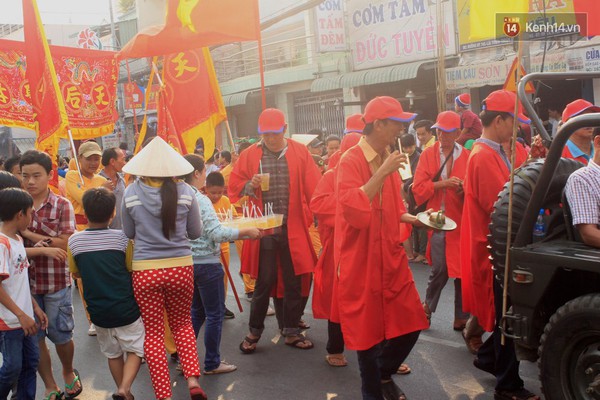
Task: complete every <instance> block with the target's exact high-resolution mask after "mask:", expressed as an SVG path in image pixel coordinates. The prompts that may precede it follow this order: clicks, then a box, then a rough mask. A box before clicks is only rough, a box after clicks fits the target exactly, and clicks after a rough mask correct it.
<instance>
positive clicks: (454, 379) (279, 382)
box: [38, 250, 540, 400]
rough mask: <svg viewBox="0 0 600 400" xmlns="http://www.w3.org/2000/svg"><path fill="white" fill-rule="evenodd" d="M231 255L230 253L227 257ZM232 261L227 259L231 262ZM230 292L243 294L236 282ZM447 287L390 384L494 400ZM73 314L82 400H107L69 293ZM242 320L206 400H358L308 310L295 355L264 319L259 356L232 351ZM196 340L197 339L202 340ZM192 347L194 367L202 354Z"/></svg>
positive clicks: (419, 267) (419, 393)
mask: <svg viewBox="0 0 600 400" xmlns="http://www.w3.org/2000/svg"><path fill="white" fill-rule="evenodd" d="M233 251H235V250H233ZM233 258H235V257H232V259H233ZM238 268H239V264H238V263H236V262H232V271H238ZM411 268H412V270H413V273H414V277H415V281H416V282H417V286H418V289H419V293H420V294H421V295H422V296H423V295H424V293H425V285H426V283H427V275H428V273H429V267H427V266H424V265H423V264H413V265H411ZM235 279H236V280H237V287H238V288H242V284H241V281H240V280H239V279H238V278H237V277H236V278H235ZM453 291H454V287H453V285H451V284H449V285H447V286H446V289H445V290H444V292H443V294H442V300H441V302H440V305H439V307H438V311H437V312H436V313H435V314H434V316H433V322H432V327H431V329H429V330H427V331H425V332H423V333H422V334H421V336H420V339H419V341H418V343H417V344H416V346H415V348H414V350H413V352H412V354H411V355H410V356H409V358H408V360H407V363H408V364H409V365H410V366H411V368H412V370H413V372H412V373H411V374H410V375H407V376H397V377H396V378H395V380H396V382H397V383H398V384H399V385H400V386H401V387H402V388H403V390H404V391H405V392H406V394H407V395H408V397H409V398H410V399H411V400H443V399H452V400H466V399H477V400H484V399H485V400H487V399H493V386H494V378H493V377H492V376H490V375H488V374H486V373H484V372H481V371H478V370H476V369H475V368H474V367H473V366H472V356H471V354H469V352H468V351H467V350H466V348H465V346H464V343H463V341H462V338H461V336H460V334H459V333H457V332H454V331H453V330H452V319H453V315H452V312H453V311H452V310H453V304H454V303H453ZM74 293H75V294H74V303H75V313H76V324H77V327H76V334H75V344H76V350H75V366H76V368H78V370H79V372H80V373H81V375H82V378H83V385H84V392H83V393H82V395H81V396H80V397H79V398H80V399H82V400H88V399H89V400H104V399H109V398H110V395H111V393H112V391H113V390H114V388H113V386H114V384H113V381H112V378H111V376H110V373H109V371H108V366H107V364H106V359H105V358H104V357H103V356H102V354H101V353H100V351H99V348H98V343H97V341H96V339H95V338H94V337H89V336H87V323H86V321H85V316H84V314H83V311H82V306H81V301H80V300H79V298H78V295H77V291H75V292H74ZM227 303H228V307H229V308H230V309H231V310H234V309H235V300H234V299H233V295H232V292H231V290H230V291H229V297H228V299H227ZM242 305H243V307H244V309H245V312H244V313H239V312H238V311H236V318H235V319H232V320H226V321H225V323H224V329H223V340H222V344H221V354H222V357H223V359H224V360H226V361H228V362H230V363H233V364H236V365H237V366H238V371H236V372H233V373H230V374H225V375H213V376H206V377H202V378H201V384H202V386H203V387H204V389H205V391H206V392H207V393H208V395H209V399H215V400H216V399H218V400H254V399H261V400H276V399H277V400H282V399H283V400H313V399H315V400H330V399H335V400H338V399H339V400H342V399H343V400H346V399H360V376H359V372H358V363H357V360H356V353H354V352H347V354H346V355H347V358H348V360H349V366H348V367H345V368H332V367H329V366H328V365H327V364H326V363H325V360H324V356H325V354H326V352H325V345H326V341H327V329H326V327H327V324H326V322H325V321H321V320H314V319H313V318H312V313H311V311H310V306H308V307H307V313H306V315H305V320H306V321H307V322H308V323H310V325H311V329H309V330H308V331H307V335H308V336H309V337H310V339H311V340H313V342H314V343H315V348H314V349H312V350H309V351H301V350H296V349H293V348H290V347H288V346H284V344H283V339H282V338H281V337H279V335H278V334H277V324H276V321H275V318H274V317H267V323H266V325H267V328H266V330H265V333H264V336H263V339H262V340H261V341H260V343H259V347H258V350H257V351H256V353H254V354H252V355H244V354H242V353H241V352H240V351H239V349H238V345H239V343H240V341H241V340H242V338H243V336H244V335H245V334H246V329H247V319H248V312H247V311H246V310H247V309H249V303H248V302H247V301H244V300H242ZM201 334H202V333H201ZM201 343H202V342H201V341H200V345H199V346H198V350H199V353H200V359H201V360H202V357H203V346H202V344H201ZM53 359H54V361H55V365H54V370H55V371H56V372H57V373H55V376H56V375H58V376H60V365H59V364H58V363H57V361H56V357H55V356H54V355H53ZM170 368H171V378H172V382H173V386H174V392H173V393H174V397H173V398H174V399H182V400H183V399H186V400H187V399H189V395H188V394H187V391H186V385H185V381H184V379H183V377H182V376H181V375H180V374H179V373H178V372H177V371H175V366H174V365H173V364H170ZM537 374H538V371H537V368H536V366H535V365H534V364H531V363H527V362H525V363H522V365H521V375H522V377H523V379H524V380H525V384H526V386H527V387H528V388H529V389H530V390H532V391H535V392H538V393H539V386H540V385H539V381H538V379H537ZM42 390H43V389H42V387H41V381H40V380H39V379H38V398H41V394H40V393H43V392H42ZM133 393H134V395H135V396H136V398H137V399H138V400H151V399H153V398H154V397H153V392H152V387H151V384H150V376H149V374H148V369H147V368H146V367H145V366H142V369H141V370H140V373H139V375H138V378H137V380H136V381H135V383H134V387H133Z"/></svg>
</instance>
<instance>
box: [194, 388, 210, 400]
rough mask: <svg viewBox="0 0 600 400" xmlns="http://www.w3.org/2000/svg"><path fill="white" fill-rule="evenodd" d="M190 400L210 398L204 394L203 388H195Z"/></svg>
mask: <svg viewBox="0 0 600 400" xmlns="http://www.w3.org/2000/svg"><path fill="white" fill-rule="evenodd" d="M190 398H191V399H192V400H206V399H208V397H206V393H204V390H202V388H201V387H198V386H197V387H193V388H191V389H190Z"/></svg>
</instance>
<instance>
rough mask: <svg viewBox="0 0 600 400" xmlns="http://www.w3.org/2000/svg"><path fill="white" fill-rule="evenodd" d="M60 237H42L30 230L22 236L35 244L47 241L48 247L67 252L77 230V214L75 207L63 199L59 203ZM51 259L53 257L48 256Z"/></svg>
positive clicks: (58, 230)
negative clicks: (71, 238) (68, 244)
mask: <svg viewBox="0 0 600 400" xmlns="http://www.w3.org/2000/svg"><path fill="white" fill-rule="evenodd" d="M57 204H58V215H59V216H58V229H57V232H58V235H57V236H47V235H42V234H39V233H36V232H32V231H30V230H29V229H26V230H25V231H24V232H22V236H23V237H25V238H26V239H29V240H30V241H32V242H33V243H38V242H40V241H46V240H48V239H49V242H47V246H48V247H55V248H59V249H62V250H65V251H66V250H67V242H68V240H69V238H70V237H71V235H72V234H73V232H75V230H76V226H75V212H74V211H73V206H72V205H71V203H70V202H69V201H68V200H66V199H63V198H60V200H59V201H58V203H57ZM47 256H48V257H51V255H47Z"/></svg>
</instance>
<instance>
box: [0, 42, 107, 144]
mask: <svg viewBox="0 0 600 400" xmlns="http://www.w3.org/2000/svg"><path fill="white" fill-rule="evenodd" d="M50 53H51V56H52V63H53V66H54V72H55V76H56V77H57V78H56V80H57V84H58V86H59V89H60V94H62V99H63V100H64V107H65V110H66V115H67V118H68V124H69V126H70V128H71V132H72V134H73V137H74V139H88V138H94V137H98V136H102V135H105V134H107V133H110V132H112V131H113V129H114V121H116V120H117V117H118V115H117V110H116V106H115V102H116V95H117V93H116V92H117V79H118V65H117V62H116V60H115V58H114V55H115V53H114V52H109V51H94V50H84V49H77V48H72V47H59V46H50ZM33 59H36V58H33ZM28 65H33V64H28V63H27V57H26V54H25V43H24V42H17V41H9V40H0V123H1V124H3V125H7V126H18V127H23V128H29V129H34V116H33V108H32V104H31V103H32V99H31V88H30V85H29V81H28V80H27V77H26V70H27V66H28ZM58 134H59V135H60V137H63V138H66V137H67V132H66V130H65V129H62V130H60V132H58Z"/></svg>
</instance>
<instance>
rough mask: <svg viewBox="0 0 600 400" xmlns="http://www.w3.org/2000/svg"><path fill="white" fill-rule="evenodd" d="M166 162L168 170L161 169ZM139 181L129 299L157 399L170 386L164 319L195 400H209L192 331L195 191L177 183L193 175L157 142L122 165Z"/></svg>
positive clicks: (130, 199)
mask: <svg viewBox="0 0 600 400" xmlns="http://www.w3.org/2000/svg"><path fill="white" fill-rule="evenodd" d="M160 160H163V161H164V160H167V162H168V164H166V165H165V164H163V163H161V162H158V161H160ZM123 171H124V172H126V173H128V174H131V175H135V176H138V177H140V178H138V179H137V180H136V181H135V182H133V183H132V184H131V185H129V186H128V187H127V189H125V194H124V195H123V203H122V205H121V220H122V223H123V232H124V233H125V235H127V237H129V238H130V239H134V242H135V245H134V249H133V262H132V270H133V292H134V295H135V299H136V301H137V303H138V305H139V307H140V311H141V313H142V320H143V321H144V326H145V328H146V339H145V342H144V353H145V355H146V360H147V361H148V369H149V370H150V378H151V379H152V387H153V388H154V394H155V395H156V398H157V399H160V400H171V396H172V395H173V394H172V392H171V379H170V376H169V368H168V365H167V357H166V354H165V350H164V337H165V326H164V312H165V311H166V313H167V319H168V320H169V326H170V327H171V331H172V332H173V336H174V338H175V346H176V347H177V353H178V354H179V359H180V361H181V365H182V367H183V374H184V376H185V378H186V380H187V384H188V389H189V393H190V397H191V399H192V400H206V394H205V393H204V391H203V390H202V388H201V387H200V383H199V382H198V377H199V376H200V365H199V362H198V350H197V348H196V336H195V335H194V329H193V327H192V317H191V308H192V297H193V292H194V272H193V271H194V269H193V266H192V265H193V263H194V261H193V259H192V249H191V246H190V240H193V239H197V238H198V237H200V235H201V234H202V220H201V219H200V208H199V206H198V201H197V200H196V196H195V194H194V191H193V189H192V188H191V187H190V186H188V185H187V184H186V183H184V182H183V181H181V180H180V179H177V178H174V177H176V176H185V175H188V174H191V173H193V171H194V167H192V165H191V164H190V163H189V162H187V161H186V160H185V159H184V158H183V157H182V156H181V155H179V154H177V153H176V152H174V151H173V149H172V148H171V146H169V145H168V144H167V143H166V142H165V141H164V140H163V139H161V138H160V137H156V138H154V139H152V141H151V142H150V143H148V144H147V145H146V147H144V148H143V149H142V150H141V151H140V152H139V153H138V154H137V155H136V156H135V157H133V158H132V159H131V161H129V163H127V165H126V166H125V168H124V169H123Z"/></svg>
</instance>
